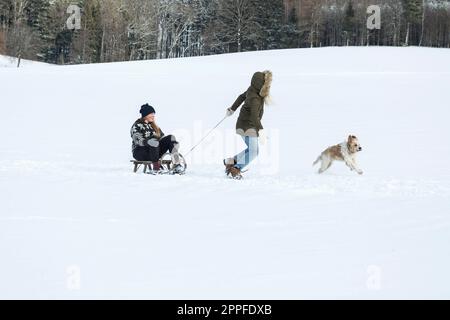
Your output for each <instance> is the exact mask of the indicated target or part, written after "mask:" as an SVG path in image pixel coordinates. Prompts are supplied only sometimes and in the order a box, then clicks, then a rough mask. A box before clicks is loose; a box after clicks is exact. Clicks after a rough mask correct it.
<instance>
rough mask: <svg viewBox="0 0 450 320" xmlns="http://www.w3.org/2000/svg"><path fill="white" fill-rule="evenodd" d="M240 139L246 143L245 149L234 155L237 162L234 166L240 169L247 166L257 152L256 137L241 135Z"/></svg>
mask: <svg viewBox="0 0 450 320" xmlns="http://www.w3.org/2000/svg"><path fill="white" fill-rule="evenodd" d="M242 139H243V140H244V142H245V144H246V145H247V149H245V150H244V151H242V152H241V153H239V154H237V155H236V156H235V157H234V159H235V160H236V163H237V164H236V165H235V167H236V168H239V169H240V170H242V169H244V168H245V167H246V166H248V165H249V164H250V162H252V161H253V160H255V158H256V157H257V156H258V154H259V146H258V137H242Z"/></svg>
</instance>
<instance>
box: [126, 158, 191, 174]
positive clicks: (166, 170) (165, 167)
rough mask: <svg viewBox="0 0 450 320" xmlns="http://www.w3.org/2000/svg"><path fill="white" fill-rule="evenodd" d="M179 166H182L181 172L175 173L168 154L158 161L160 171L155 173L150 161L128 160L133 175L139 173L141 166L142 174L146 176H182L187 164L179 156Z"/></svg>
mask: <svg viewBox="0 0 450 320" xmlns="http://www.w3.org/2000/svg"><path fill="white" fill-rule="evenodd" d="M179 156H180V165H181V166H182V168H183V170H182V172H175V171H174V169H175V165H174V164H173V162H172V158H171V156H170V153H165V154H164V155H163V156H162V157H161V159H159V162H160V164H161V168H160V170H158V171H157V172H156V171H154V170H153V162H152V161H138V160H130V162H132V163H133V164H134V169H133V171H134V173H137V172H138V171H139V168H140V167H141V166H144V173H148V174H154V175H157V174H180V175H181V174H184V173H185V172H186V169H187V163H186V160H185V159H184V157H183V156H182V155H181V154H180V155H179Z"/></svg>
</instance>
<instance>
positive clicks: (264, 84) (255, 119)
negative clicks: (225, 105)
mask: <svg viewBox="0 0 450 320" xmlns="http://www.w3.org/2000/svg"><path fill="white" fill-rule="evenodd" d="M271 84H272V72H270V71H264V72H256V73H255V74H254V75H253V77H252V82H251V86H250V87H249V88H248V89H247V91H246V92H244V93H243V94H241V95H240V96H239V97H238V98H237V99H236V101H235V102H234V104H233V105H232V106H231V108H230V109H231V110H233V111H236V110H237V109H238V108H239V107H240V106H241V104H242V103H244V105H243V106H242V108H241V112H240V113H239V118H238V120H237V123H236V133H237V134H239V135H241V136H250V137H257V136H259V130H262V129H263V126H262V124H261V119H262V117H263V115H264V100H265V98H266V97H268V96H269V94H270V86H271Z"/></svg>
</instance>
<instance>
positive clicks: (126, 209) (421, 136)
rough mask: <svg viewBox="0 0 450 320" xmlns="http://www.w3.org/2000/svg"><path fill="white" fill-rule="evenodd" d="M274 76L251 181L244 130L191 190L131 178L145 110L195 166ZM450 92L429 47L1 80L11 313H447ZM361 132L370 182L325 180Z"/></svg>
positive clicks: (36, 70)
mask: <svg viewBox="0 0 450 320" xmlns="http://www.w3.org/2000/svg"><path fill="white" fill-rule="evenodd" d="M5 59H6V58H4V57H3V58H2V59H1V60H0V61H5ZM0 66H2V63H0ZM265 69H271V70H272V71H273V72H274V83H273V89H272V95H273V100H274V103H273V105H271V106H268V107H267V108H266V113H265V116H264V119H263V125H264V126H265V127H266V131H267V135H268V136H269V141H268V144H267V145H265V146H263V147H262V150H261V156H260V158H259V160H258V162H256V163H255V164H253V165H252V167H251V168H250V171H249V172H247V173H246V174H245V180H243V181H232V180H228V179H225V178H224V174H223V165H222V164H221V161H222V158H223V157H225V156H231V155H233V154H234V153H235V152H237V151H240V150H241V149H242V148H243V143H242V142H241V141H240V140H239V138H238V137H237V136H236V135H235V134H234V125H235V120H236V116H234V117H233V118H232V119H227V120H226V121H225V122H224V123H223V124H222V125H221V126H220V127H219V129H218V130H217V131H215V132H214V134H212V135H211V136H210V137H209V138H208V139H207V140H206V141H205V142H204V143H203V144H202V145H201V146H200V147H199V148H198V149H196V150H195V151H194V152H193V153H192V154H190V155H189V156H188V157H187V158H188V162H189V170H188V173H187V174H186V175H185V176H182V177H179V176H150V175H144V174H138V175H136V174H134V173H132V168H131V164H130V163H129V160H130V159H131V146H130V144H131V139H130V137H129V129H130V127H131V125H132V123H133V121H134V120H136V119H137V117H138V110H139V106H140V105H141V104H143V103H145V102H149V103H150V104H152V105H153V106H154V107H155V108H156V110H157V120H158V122H159V125H160V126H161V127H162V128H163V130H164V131H165V132H166V133H174V134H175V135H176V136H177V137H178V140H179V141H180V143H181V145H182V152H184V153H186V152H187V151H188V150H189V149H190V148H191V147H192V146H193V145H194V144H195V143H196V142H198V141H199V140H200V139H201V138H202V136H203V135H204V134H206V133H207V132H208V131H209V129H210V128H212V127H213V126H214V125H215V124H216V123H217V122H218V121H220V120H221V119H222V118H223V116H224V112H225V109H226V108H227V107H229V106H230V105H231V104H232V103H233V102H234V100H235V98H236V97H237V96H238V94H240V93H242V92H244V91H245V89H246V88H247V87H248V85H249V81H250V78H251V75H252V74H253V72H254V71H257V70H265ZM449 84H450V50H445V49H442V50H440V49H420V48H327V49H305V50H283V51H268V52H258V53H243V54H233V55H222V56H212V57H200V58H190V59H176V60H164V61H147V62H130V63H116V64H103V65H84V66H67V67H54V66H45V65H41V64H34V65H33V64H29V65H26V68H19V69H17V68H0V90H1V91H0V92H1V95H0V111H1V116H0V136H1V140H0V257H1V261H0V298H63V299H71V298H75V299H77V298H158V299H159V298H166V299H217V298H223V299H227V298H234V299H241V298H252V299H280V298H286V299H309V298H343V299H345V298H362V299H371V298H374V299H379V298H388V299H391V298H450V274H449V271H448V270H450V247H449V244H450V169H449V166H450V143H449V137H450V125H449V119H450V109H449V101H450V99H449V88H450V87H449ZM348 134H356V135H357V136H358V137H359V138H360V142H361V144H362V147H363V152H362V153H361V154H360V155H359V158H358V162H359V165H360V167H361V168H362V169H363V170H364V175H363V176H358V175H357V174H355V173H354V172H350V171H349V170H348V169H347V168H346V167H345V165H344V164H342V163H336V164H335V165H333V167H332V168H331V169H330V170H329V171H328V172H326V173H325V174H323V175H320V176H319V175H317V174H316V171H317V169H318V168H313V167H312V165H311V164H312V162H313V161H314V160H315V159H316V157H317V156H318V154H319V153H320V152H321V151H322V150H323V149H324V148H325V147H327V146H330V145H332V144H336V143H339V142H341V141H343V140H344V139H345V138H346V136H347V135H348Z"/></svg>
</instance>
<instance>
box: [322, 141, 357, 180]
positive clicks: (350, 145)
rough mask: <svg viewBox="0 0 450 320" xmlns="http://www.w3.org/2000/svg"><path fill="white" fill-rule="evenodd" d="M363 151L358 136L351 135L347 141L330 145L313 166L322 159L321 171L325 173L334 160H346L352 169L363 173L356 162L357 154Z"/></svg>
mask: <svg viewBox="0 0 450 320" xmlns="http://www.w3.org/2000/svg"><path fill="white" fill-rule="evenodd" d="M360 151H362V148H361V145H360V144H359V141H358V138H357V137H356V136H354V135H350V136H349V137H348V139H347V141H344V142H342V143H340V144H338V145H335V146H332V147H329V148H328V149H326V150H325V151H324V152H322V153H321V155H320V156H319V157H318V158H317V160H316V161H314V163H313V166H315V165H316V164H318V163H319V162H320V161H321V162H322V163H321V166H320V169H319V173H323V172H325V171H326V170H328V169H329V168H330V167H331V165H332V164H333V161H335V160H338V161H344V162H345V164H346V165H347V166H348V167H349V168H350V170H352V171H353V170H354V171H356V172H357V173H358V174H363V172H362V170H361V169H359V168H358V166H357V164H356V154H357V153H358V152H360Z"/></svg>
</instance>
